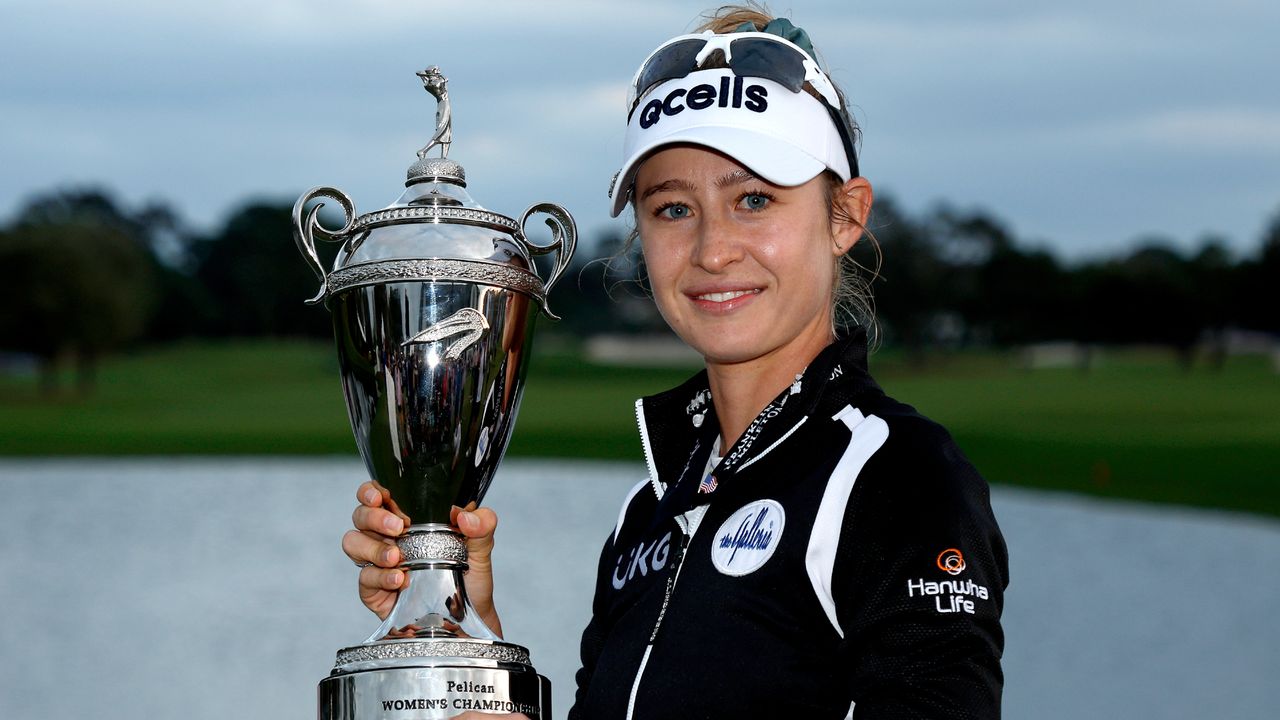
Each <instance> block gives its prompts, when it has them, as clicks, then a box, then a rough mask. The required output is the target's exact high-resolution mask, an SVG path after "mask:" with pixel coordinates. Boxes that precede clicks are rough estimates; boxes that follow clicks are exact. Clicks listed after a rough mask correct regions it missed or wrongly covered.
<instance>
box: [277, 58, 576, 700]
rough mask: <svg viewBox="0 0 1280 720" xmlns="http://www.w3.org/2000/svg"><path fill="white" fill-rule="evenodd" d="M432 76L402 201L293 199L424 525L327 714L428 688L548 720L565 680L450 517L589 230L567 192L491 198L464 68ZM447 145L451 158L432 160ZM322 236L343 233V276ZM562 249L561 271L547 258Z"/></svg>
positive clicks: (478, 492)
mask: <svg viewBox="0 0 1280 720" xmlns="http://www.w3.org/2000/svg"><path fill="white" fill-rule="evenodd" d="M417 75H418V77H419V78H421V80H422V84H423V87H424V88H425V89H426V90H427V91H428V92H429V93H430V94H431V95H432V96H434V97H435V98H436V100H437V106H436V127H435V132H434V133H433V135H432V139H431V141H430V142H429V143H427V145H426V146H424V147H423V148H422V149H421V150H419V151H418V153H417V154H418V159H417V161H416V162H414V163H413V164H412V165H411V166H410V167H409V171H408V175H407V179H406V182H405V186H406V187H405V190H404V193H403V194H402V195H401V196H400V198H399V199H398V200H396V201H395V202H394V203H392V204H391V205H389V206H388V207H386V208H383V209H381V210H378V211H375V212H372V213H367V214H364V215H360V216H356V214H355V205H354V203H353V202H352V201H351V199H350V198H349V197H348V196H347V195H346V194H345V193H343V192H342V191H340V190H337V189H334V188H331V187H317V188H313V189H312V190H310V191H308V192H307V193H305V194H303V196H302V197H300V198H299V199H298V202H297V203H296V204H295V205H294V210H293V219H294V230H295V233H294V234H295V240H296V242H297V245H298V248H299V250H300V251H301V253H302V255H303V258H304V260H305V261H306V262H307V264H308V265H310V267H311V269H312V270H313V271H314V272H315V274H316V276H317V278H318V279H319V280H320V291H319V293H318V294H317V295H316V296H315V297H314V298H312V299H311V300H310V301H309V302H311V303H320V302H323V303H324V304H325V305H326V306H327V307H328V309H329V311H330V313H331V314H332V318H333V328H334V339H335V341H336V345H337V349H338V359H339V367H340V371H341V378H342V388H343V393H344V395H345V397H346V403H347V411H348V415H349V418H350V420H351V428H352V430H353V432H354V435H355V440H356V446H357V448H358V449H359V451H360V456H361V457H362V458H363V460H364V464H365V468H366V469H367V471H368V473H369V477H370V478H371V479H372V480H373V481H374V482H375V483H377V484H378V486H380V488H381V489H382V491H383V493H384V497H386V498H387V500H388V503H389V507H391V508H394V510H395V511H396V512H397V513H398V514H400V515H401V516H402V517H403V518H405V519H406V523H405V525H406V528H407V529H406V531H405V534H404V535H403V536H401V537H400V538H399V539H398V541H397V544H398V546H399V548H400V553H401V557H402V558H403V560H402V564H401V568H402V569H403V570H404V571H405V573H406V574H407V575H408V584H407V586H406V588H405V589H404V590H403V591H402V592H401V594H400V597H399V600H398V601H397V603H396V606H395V608H394V609H393V610H392V611H391V613H390V615H388V616H387V619H386V620H385V621H384V622H383V623H382V624H381V625H380V626H379V627H378V629H377V630H376V631H374V633H373V635H372V636H370V637H369V639H368V640H366V641H365V642H363V643H361V644H358V645H354V646H351V647H347V648H343V649H342V650H340V651H338V656H337V662H336V663H335V665H334V669H333V672H332V674H331V675H330V676H329V677H327V678H325V679H324V680H322V681H321V682H320V687H319V694H320V718H321V720H353V719H354V720H365V719H366V718H373V717H379V718H381V717H383V714H384V710H385V708H384V705H386V703H391V705H389V706H387V707H396V708H399V707H400V705H396V703H401V704H403V703H404V702H406V701H405V698H414V699H416V700H415V701H414V702H415V703H417V704H415V705H414V707H413V709H414V710H415V711H417V712H418V714H414V715H412V717H413V718H436V717H439V718H446V717H452V716H453V715H454V714H457V713H458V712H460V711H461V710H466V709H490V710H501V711H503V712H523V713H525V714H527V715H529V716H530V717H531V718H535V720H536V719H537V718H546V717H550V713H551V710H550V684H549V683H548V682H547V680H546V678H545V677H543V676H541V675H539V674H537V672H536V671H535V670H534V669H533V667H532V666H531V665H530V663H529V654H528V651H527V650H526V649H524V648H522V647H520V646H519V645H514V644H511V643H507V642H504V641H502V640H500V639H499V638H497V637H496V636H495V635H494V634H493V633H492V632H491V631H490V630H489V628H488V627H486V626H485V625H484V623H483V622H481V621H480V620H479V618H478V616H477V614H476V613H475V611H474V609H473V608H472V607H471V603H470V602H469V601H468V600H467V595H466V590H465V586H464V585H463V582H462V579H463V574H464V573H465V572H466V570H467V554H466V544H465V542H464V539H463V537H462V535H461V534H460V533H459V532H457V531H456V530H455V529H454V528H453V527H452V526H451V525H450V516H451V511H452V510H453V509H454V508H456V507H464V508H473V507H475V506H476V505H478V504H479V503H480V502H481V501H482V500H483V498H484V494H485V492H486V491H487V490H488V487H489V485H490V483H491V482H492V479H493V475H494V472H495V471H496V469H497V467H498V464H499V462H500V461H501V460H502V456H503V454H504V453H505V451H506V447H507V444H508V441H509V440H510V438H511V431H512V429H513V427H514V423H515V418H516V412H517V410H518V409H519V406H520V398H521V395H522V393H523V389H524V378H525V374H526V371H527V369H528V364H529V352H530V348H531V345H532V340H533V330H534V321H535V320H536V318H537V315H538V311H539V310H541V311H542V313H543V314H546V315H547V316H549V317H551V318H555V315H554V314H552V313H551V310H550V308H549V307H548V305H547V293H548V292H549V291H550V289H551V287H552V286H553V285H555V283H556V281H558V280H559V278H560V276H561V275H562V274H563V273H564V271H565V269H566V268H567V267H568V265H569V261H570V259H571V258H572V256H573V251H574V248H575V246H576V243H577V230H576V227H575V225H574V222H573V218H572V217H571V216H570V215H569V213H568V212H567V211H566V210H565V209H564V208H562V207H560V206H559V205H555V204H551V203H540V204H536V205H533V206H532V207H530V208H529V209H527V210H526V211H525V212H524V214H523V215H521V216H520V218H519V220H518V221H517V220H515V219H512V218H510V217H507V216H505V215H501V214H499V213H495V212H493V211H490V210H487V209H485V208H484V207H482V206H480V205H479V204H478V203H476V202H475V200H473V199H472V198H471V195H470V194H469V192H468V191H467V189H466V187H467V182H466V174H465V172H464V171H463V169H462V166H461V165H459V164H458V163H457V162H455V161H454V160H450V159H448V158H447V155H448V153H449V148H450V144H451V143H452V139H453V116H452V108H451V106H450V103H449V96H448V91H447V86H448V81H447V80H446V78H445V77H444V75H443V74H442V73H441V72H440V69H439V68H438V67H436V66H434V65H433V66H431V67H429V68H427V69H426V70H424V71H422V72H419V73H417ZM435 147H439V148H440V149H441V156H440V157H438V158H433V157H427V154H428V152H429V151H430V150H432V149H433V148H435ZM325 199H331V200H334V201H336V202H337V204H338V205H339V206H340V208H341V209H342V211H343V213H344V220H343V224H342V226H341V227H339V228H336V229H330V228H326V227H325V226H323V225H321V223H320V221H319V210H320V207H321V206H322V205H323V202H322V201H323V200H325ZM317 201H320V202H317ZM539 214H540V215H546V216H547V219H546V224H547V226H548V227H549V228H550V229H551V233H552V241H551V242H550V243H549V244H546V245H538V244H534V243H532V242H530V240H529V239H528V234H527V226H528V223H529V220H530V218H531V217H533V216H534V215H539ZM316 240H326V241H332V242H337V243H341V247H340V249H339V251H338V253H337V257H336V259H335V260H334V263H333V266H332V268H331V269H330V270H329V271H328V272H326V271H325V269H324V267H323V266H322V265H321V263H320V260H319V256H318V255H317V253H316V250H315V242H316ZM550 253H555V262H554V264H553V266H552V267H551V269H550V272H549V273H548V275H547V279H546V281H545V282H544V281H543V279H542V277H541V276H540V275H539V274H538V269H537V267H536V265H535V263H534V257H536V256H539V255H546V254H550ZM427 699H431V702H430V703H427V704H426V705H423V703H426V700H427ZM418 700H421V701H422V703H418V702H417V701H418ZM436 700H439V703H438V705H439V707H437V706H436V705H437V703H436V702H435V701H436ZM397 717H400V716H397ZM405 717H407V716H405Z"/></svg>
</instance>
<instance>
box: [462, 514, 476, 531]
mask: <svg viewBox="0 0 1280 720" xmlns="http://www.w3.org/2000/svg"><path fill="white" fill-rule="evenodd" d="M479 525H480V520H479V519H478V518H477V517H476V516H475V515H472V514H471V513H469V512H460V513H458V527H460V528H462V529H464V530H475V529H476V528H477V527H479Z"/></svg>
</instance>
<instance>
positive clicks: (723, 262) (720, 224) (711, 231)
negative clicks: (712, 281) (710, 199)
mask: <svg viewBox="0 0 1280 720" xmlns="http://www.w3.org/2000/svg"><path fill="white" fill-rule="evenodd" d="M742 256H743V248H742V242H741V238H739V237H738V235H737V233H736V232H735V231H734V228H733V224H732V222H731V221H730V219H729V218H727V217H725V216H723V215H721V214H718V213H705V214H704V215H703V216H702V222H700V223H699V224H698V236H697V238H696V245H695V246H694V248H693V254H692V257H690V261H691V262H692V263H693V264H694V265H695V266H697V267H700V268H702V269H703V270H706V271H707V272H709V273H720V272H723V271H724V270H725V268H727V267H728V266H730V265H732V264H733V263H735V262H737V261H738V260H741V259H742Z"/></svg>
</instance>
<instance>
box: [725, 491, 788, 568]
mask: <svg viewBox="0 0 1280 720" xmlns="http://www.w3.org/2000/svg"><path fill="white" fill-rule="evenodd" d="M785 524H786V514H785V513H783V511H782V506H781V505H779V504H778V503H777V501H775V500H756V501H755V502H753V503H748V504H747V505H743V506H742V507H741V508H739V509H738V511H737V512H735V513H734V514H733V515H730V516H729V519H728V520H725V521H724V524H723V525H721V526H720V529H719V530H717V531H716V536H715V538H713V539H712V541H711V562H712V563H713V564H714V565H715V566H716V569H717V570H719V571H720V572H722V573H724V574H725V575H733V576H738V575H746V574H748V573H753V572H755V571H756V570H759V569H760V567H761V566H762V565H764V564H765V563H766V562H768V561H769V558H770V557H772V556H773V551H774V550H776V549H777V548H778V543H779V542H781V540H782V528H783V526H784V525H785Z"/></svg>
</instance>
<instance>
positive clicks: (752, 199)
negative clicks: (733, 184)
mask: <svg viewBox="0 0 1280 720" xmlns="http://www.w3.org/2000/svg"><path fill="white" fill-rule="evenodd" d="M771 200H773V198H772V197H770V196H769V195H767V194H765V193H747V194H746V195H743V196H742V198H741V199H739V200H738V204H739V205H741V206H742V208H743V209H745V210H751V211H753V212H754V211H757V210H763V209H765V207H767V206H768V205H769V202H770V201H771Z"/></svg>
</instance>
